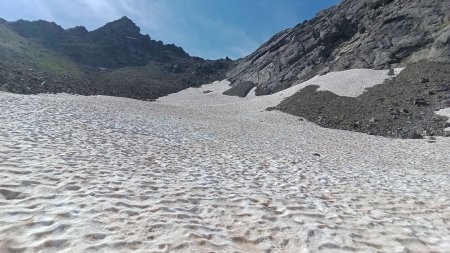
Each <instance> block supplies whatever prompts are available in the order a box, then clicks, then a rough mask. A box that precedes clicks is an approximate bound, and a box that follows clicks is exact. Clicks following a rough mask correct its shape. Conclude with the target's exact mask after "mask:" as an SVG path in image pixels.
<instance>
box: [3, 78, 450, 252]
mask: <svg viewBox="0 0 450 253" xmlns="http://www.w3.org/2000/svg"><path fill="white" fill-rule="evenodd" d="M383 73H384V74H383ZM381 74H383V75H384V78H387V71H383V72H382V73H381V72H378V71H363V70H360V72H358V73H357V75H356V76H359V77H361V78H363V79H365V80H373V79H372V78H371V77H374V76H373V75H376V76H378V77H377V78H379V75H381ZM349 75H355V72H354V71H353V72H352V71H350V72H347V71H345V72H340V73H332V76H331V77H332V78H331V77H330V76H328V75H325V76H322V77H317V78H315V79H314V80H313V81H314V84H318V85H320V86H321V88H322V89H329V90H331V91H333V89H334V91H333V92H336V93H337V94H339V93H340V94H344V95H345V94H348V95H349V96H352V95H353V96H356V95H357V94H360V93H362V92H363V89H364V88H366V87H367V85H362V86H361V87H360V88H359V90H355V89H353V88H352V89H350V88H349V87H354V86H352V81H351V80H356V81H355V82H359V80H361V79H359V78H356V77H355V78H353V77H352V78H349ZM321 78H322V79H321ZM374 78H375V77H374ZM344 79H345V80H350V81H346V83H347V86H346V85H342V83H343V82H342V81H339V80H344ZM325 80H327V81H326V82H325ZM333 80H337V81H336V85H332V82H333ZM377 80H378V79H377ZM381 81H382V80H381ZM374 84H376V83H374ZM374 84H373V85H374ZM304 86H305V84H299V85H298V86H294V87H292V88H290V89H288V90H285V91H283V92H280V93H276V94H274V95H270V96H263V97H255V96H254V95H253V94H251V95H250V96H248V97H246V98H238V97H229V96H224V95H222V92H223V91H225V90H227V89H228V88H229V86H228V82H226V81H223V82H215V83H213V84H209V85H204V86H202V87H201V88H190V89H187V90H184V91H181V92H179V93H176V94H172V95H169V96H167V97H163V98H160V99H158V100H157V101H156V102H145V101H138V100H132V99H125V98H114V97H105V96H92V97H84V96H76V95H65V94H58V95H32V96H25V95H17V94H10V93H4V92H1V93H0V122H1V123H0V252H37V251H42V252H132V251H135V252H349V251H356V252H431V251H434V252H446V251H448V249H449V248H450V233H449V231H450V194H449V193H450V183H449V182H450V170H449V169H450V168H449V165H450V155H449V154H450V138H437V141H436V142H435V143H429V142H427V140H400V139H388V138H384V137H376V136H369V135H366V134H360V133H353V132H348V131H341V130H334V129H325V128H321V127H319V126H317V125H315V124H313V123H310V122H308V121H306V120H301V119H299V118H297V117H294V116H291V115H288V114H284V113H281V112H278V111H265V108H267V107H270V106H275V105H277V104H278V103H279V102H280V101H281V100H282V99H283V98H284V97H286V96H289V95H291V94H294V93H295V92H296V91H298V90H299V89H300V88H302V87H304ZM361 89H362V90H361ZM205 91H211V92H209V93H204V92H205Z"/></svg>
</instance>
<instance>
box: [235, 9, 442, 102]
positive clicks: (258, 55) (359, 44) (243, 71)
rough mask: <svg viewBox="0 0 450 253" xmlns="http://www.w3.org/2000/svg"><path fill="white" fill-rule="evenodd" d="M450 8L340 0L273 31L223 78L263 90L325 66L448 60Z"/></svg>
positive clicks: (304, 77) (378, 65)
mask: <svg viewBox="0 0 450 253" xmlns="http://www.w3.org/2000/svg"><path fill="white" fill-rule="evenodd" d="M449 10H450V1H448V0H444V1H442V0H427V1H422V0H367V1H360V0H344V1H342V2H341V3H340V4H339V5H337V6H335V7H332V8H330V9H327V10H324V11H322V12H320V13H318V15H317V16H316V17H315V18H313V19H311V20H309V21H305V22H303V23H301V24H299V25H297V26H295V27H294V28H291V29H287V30H284V31H282V32H280V33H278V34H276V35H275V36H273V37H272V38H271V39H270V40H269V41H267V42H266V43H264V44H263V45H262V46H261V47H260V48H259V49H257V50H256V51H255V52H254V53H252V54H250V55H249V56H247V57H245V58H243V59H240V60H239V61H238V64H237V67H236V68H234V69H233V70H232V71H230V72H229V73H228V78H229V79H230V80H231V81H232V85H233V86H237V85H240V84H242V83H245V82H253V83H254V84H255V86H257V89H256V94H257V95H265V94H271V93H274V92H277V91H280V90H283V89H285V88H287V87H289V86H291V85H293V84H296V83H298V82H300V81H303V80H307V79H309V78H311V77H313V76H315V75H320V74H324V73H327V72H329V71H339V70H345V69H353V68H377V69H386V68H390V67H392V66H394V67H395V66H398V65H405V64H407V63H412V62H419V61H424V60H426V61H433V62H450V47H449V43H450V11H449Z"/></svg>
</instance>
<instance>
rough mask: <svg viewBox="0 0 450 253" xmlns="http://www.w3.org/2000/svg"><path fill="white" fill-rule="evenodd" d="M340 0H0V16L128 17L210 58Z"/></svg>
mask: <svg viewBox="0 0 450 253" xmlns="http://www.w3.org/2000/svg"><path fill="white" fill-rule="evenodd" d="M338 2H340V1H339V0H0V17H1V18H4V19H6V20H8V21H14V20H17V19H26V20H37V19H44V20H48V21H54V22H56V23H57V24H59V25H61V26H62V27H63V28H70V27H74V26H77V25H84V26H86V28H87V29H88V30H93V29H96V28H98V27H100V26H102V25H104V24H105V23H107V22H110V21H113V20H116V19H119V18H121V17H122V16H128V17H129V18H130V19H132V20H133V21H134V22H135V23H136V24H137V25H138V26H139V27H140V28H141V32H142V33H144V34H147V33H148V34H149V35H150V37H151V38H153V39H156V40H162V41H163V42H164V43H167V44H168V43H174V44H176V45H177V46H181V47H183V48H184V49H185V50H186V51H187V52H188V53H189V54H191V55H194V56H199V57H202V58H206V59H217V58H224V57H226V56H228V57H230V58H232V59H236V58H240V57H243V56H245V55H247V54H249V53H251V52H253V51H254V50H255V49H257V48H258V47H259V46H260V45H261V44H262V43H264V42H265V41H267V40H268V39H269V38H270V37H271V36H272V35H274V34H275V33H277V32H279V31H281V30H283V29H286V28H289V27H293V26H295V25H296V24H297V23H300V22H302V21H303V20H305V19H310V18H312V17H314V15H315V14H316V13H317V12H318V11H319V10H321V9H324V8H328V7H330V6H332V5H335V4H337V3H338Z"/></svg>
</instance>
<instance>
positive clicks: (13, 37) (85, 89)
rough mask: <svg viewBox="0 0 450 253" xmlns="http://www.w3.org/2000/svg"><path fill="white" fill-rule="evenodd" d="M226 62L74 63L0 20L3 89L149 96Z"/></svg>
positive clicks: (194, 80) (196, 79) (201, 77)
mask: <svg viewBox="0 0 450 253" xmlns="http://www.w3.org/2000/svg"><path fill="white" fill-rule="evenodd" d="M227 64H230V63H225V67H223V66H222V67H223V68H222V67H221V63H217V62H214V63H211V64H209V63H206V62H203V61H198V60H195V59H183V58H174V59H173V60H171V61H168V62H167V63H158V62H153V61H150V62H148V64H147V65H145V66H139V67H124V68H116V69H108V70H106V71H100V70H99V69H97V68H92V67H86V66H82V65H80V64H77V63H76V62H74V61H73V60H71V59H70V58H68V57H67V56H65V55H61V54H59V53H57V52H55V51H54V50H51V49H49V48H46V47H44V46H42V45H41V44H39V43H38V42H36V41H33V40H32V39H26V38H23V37H21V36H19V35H18V34H17V33H15V32H14V31H12V30H10V29H9V28H8V27H7V26H5V25H4V24H1V23H0V90H3V91H9V92H15V93H23V94H35V93H45V92H50V93H59V92H66V93H76V94H82V95H109V96H121V97H130V98H136V99H144V100H145V99H155V98H158V97H160V96H165V95H168V94H170V93H173V92H177V91H180V90H182V89H185V88H188V87H190V86H196V85H201V84H203V83H209V82H212V81H215V80H216V79H222V78H225V72H226V70H227V67H226V65H227ZM174 66H176V68H174ZM218 66H219V67H218Z"/></svg>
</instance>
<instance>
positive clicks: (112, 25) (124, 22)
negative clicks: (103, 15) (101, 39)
mask: <svg viewBox="0 0 450 253" xmlns="http://www.w3.org/2000/svg"><path fill="white" fill-rule="evenodd" d="M93 32H94V33H96V32H97V33H99V32H100V33H102V32H107V33H108V32H112V33H115V34H120V35H122V34H126V35H130V36H136V35H139V34H140V32H141V29H140V28H139V27H138V26H137V25H136V24H135V23H134V22H133V21H132V20H131V19H129V18H128V17H126V16H123V17H122V18H120V19H118V20H115V21H112V22H109V23H107V24H105V25H104V26H102V27H100V28H98V29H96V30H94V31H93Z"/></svg>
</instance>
